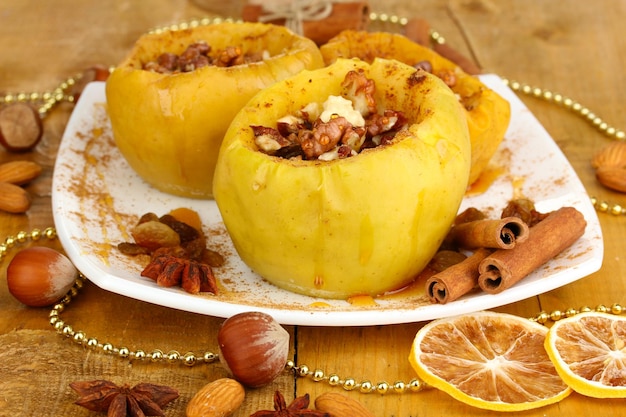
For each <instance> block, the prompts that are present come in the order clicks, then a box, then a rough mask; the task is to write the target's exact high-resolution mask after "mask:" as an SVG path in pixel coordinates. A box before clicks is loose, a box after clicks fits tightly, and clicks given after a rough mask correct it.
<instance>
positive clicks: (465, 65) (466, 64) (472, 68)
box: [433, 43, 483, 75]
mask: <svg viewBox="0 0 626 417" xmlns="http://www.w3.org/2000/svg"><path fill="white" fill-rule="evenodd" d="M433 50H434V51H435V52H437V53H438V54H439V55H441V56H442V57H444V58H446V59H448V60H450V61H452V62H454V63H455V64H457V65H458V66H459V67H461V69H462V70H463V71H465V72H466V73H467V74H470V75H478V74H482V72H483V70H482V69H481V68H480V67H479V66H478V65H476V63H474V61H472V60H471V59H469V58H467V57H466V56H465V55H463V54H462V53H460V52H459V51H457V50H456V49H454V48H453V47H451V46H450V45H448V44H447V43H436V44H435V46H433Z"/></svg>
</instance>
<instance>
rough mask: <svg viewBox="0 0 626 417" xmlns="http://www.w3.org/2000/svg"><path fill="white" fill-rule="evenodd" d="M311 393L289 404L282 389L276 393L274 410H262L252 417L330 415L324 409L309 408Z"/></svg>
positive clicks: (316, 416)
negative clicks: (281, 391)
mask: <svg viewBox="0 0 626 417" xmlns="http://www.w3.org/2000/svg"><path fill="white" fill-rule="evenodd" d="M309 402H310V398H309V394H304V395H303V396H301V397H297V398H296V399H295V400H293V401H292V402H291V404H289V405H287V403H286V402H285V397H283V394H281V393H280V391H276V392H275V393H274V411H272V410H260V411H257V412H256V413H254V414H252V415H251V416H250V417H330V414H328V413H324V412H322V411H316V410H309V409H308V408H307V407H308V406H309Z"/></svg>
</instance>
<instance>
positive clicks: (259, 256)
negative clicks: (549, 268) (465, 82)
mask: <svg viewBox="0 0 626 417" xmlns="http://www.w3.org/2000/svg"><path fill="white" fill-rule="evenodd" d="M359 69H362V70H363V71H365V75H366V76H367V77H368V78H371V79H373V80H374V81H375V82H376V91H377V93H376V100H377V103H378V104H379V107H380V109H379V111H382V110H384V109H393V110H400V111H403V112H404V113H405V115H406V117H407V118H408V120H409V127H408V129H407V130H406V131H403V132H400V133H398V135H401V137H396V140H397V142H396V141H395V140H394V143H393V144H391V145H387V146H380V147H377V148H373V149H368V150H366V151H363V152H361V153H360V154H358V155H356V156H354V157H351V158H346V159H338V160H333V161H319V160H315V161H310V160H291V159H283V158H280V157H275V156H270V155H267V154H265V153H262V152H260V151H258V150H257V147H256V145H255V142H254V135H253V133H252V129H251V128H250V126H251V125H261V126H267V127H276V121H277V120H278V119H279V118H280V117H282V116H284V115H287V114H293V113H294V112H295V111H296V110H298V109H300V108H302V107H304V106H305V105H307V104H309V103H311V102H313V101H316V102H319V103H322V102H324V101H325V100H326V98H327V97H328V96H329V95H340V94H341V82H342V81H343V79H344V77H345V74H346V73H347V72H348V71H350V70H359ZM416 75H417V76H416ZM416 80H419V81H416ZM470 158H471V155H470V141H469V133H468V128H467V122H466V120H465V113H464V111H463V109H462V107H461V105H460V104H459V102H458V100H457V98H456V97H455V95H454V93H453V92H452V91H451V90H450V89H449V88H448V87H447V86H446V85H445V84H444V83H443V82H442V81H441V80H440V79H439V78H437V77H435V76H433V75H431V74H429V73H427V72H425V71H422V70H419V72H416V70H415V69H414V68H412V67H410V66H408V65H405V64H402V63H400V62H398V61H394V60H384V59H376V60H374V62H373V63H372V64H371V65H370V64H368V63H365V62H363V61H361V60H357V59H339V60H337V61H336V62H335V63H333V64H332V65H330V66H328V67H326V68H322V69H318V70H313V71H303V72H301V73H299V74H297V75H295V76H293V77H290V78H288V79H286V80H283V81H280V82H278V83H276V84H274V85H273V86H271V87H269V88H267V89H265V90H263V91H261V92H260V93H258V94H257V95H255V96H254V97H253V98H252V99H251V101H250V102H249V103H248V104H247V105H246V106H245V107H244V108H243V109H242V110H241V111H240V112H239V113H238V114H237V116H236V117H235V119H234V120H233V122H232V124H231V126H230V128H229V130H228V132H227V134H226V136H225V138H224V141H223V143H222V147H221V149H220V154H219V158H218V161H217V166H216V170H215V178H214V184H213V188H214V192H215V200H216V202H217V205H218V207H219V210H220V212H221V215H222V217H223V220H224V224H225V226H226V228H227V230H228V232H229V234H230V236H231V238H232V240H233V243H234V245H235V248H236V250H237V252H238V254H239V256H240V257H241V258H242V260H243V261H244V262H245V263H246V264H247V265H248V266H249V267H250V268H251V269H252V270H254V271H256V272H257V273H258V274H259V275H261V276H262V277H263V278H265V279H266V280H267V281H269V282H271V283H273V284H275V285H276V286H278V287H281V288H284V289H287V290H289V291H292V292H296V293H301V294H306V295H310V296H319V297H324V298H335V299H345V298H348V297H350V296H354V295H364V294H367V295H372V296H376V295H379V294H382V293H384V292H386V291H391V290H395V289H398V288H401V287H403V286H405V285H407V284H408V283H410V282H411V281H412V280H413V279H414V278H415V276H416V275H417V274H418V273H419V272H420V271H421V270H422V269H423V268H424V267H425V266H426V264H427V263H428V261H429V260H430V259H431V258H432V256H433V254H434V253H435V252H436V250H437V248H438V247H439V245H440V244H441V242H442V240H443V238H444V237H445V235H446V233H447V232H448V230H449V227H450V225H451V224H452V222H453V220H454V218H455V216H456V213H457V211H458V209H459V206H460V203H461V201H462V199H463V195H464V192H465V189H466V186H467V180H468V176H469V169H470Z"/></svg>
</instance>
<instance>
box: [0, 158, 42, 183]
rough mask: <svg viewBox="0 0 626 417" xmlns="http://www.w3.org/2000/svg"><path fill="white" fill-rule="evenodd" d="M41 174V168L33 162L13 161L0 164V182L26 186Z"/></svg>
mask: <svg viewBox="0 0 626 417" xmlns="http://www.w3.org/2000/svg"><path fill="white" fill-rule="evenodd" d="M39 174H41V166H40V165H39V164H38V163H36V162H31V161H11V162H5V163H4V164H0V182H8V183H11V184H15V185H22V184H26V183H28V182H30V181H32V180H34V179H35V178H37V177H38V176H39Z"/></svg>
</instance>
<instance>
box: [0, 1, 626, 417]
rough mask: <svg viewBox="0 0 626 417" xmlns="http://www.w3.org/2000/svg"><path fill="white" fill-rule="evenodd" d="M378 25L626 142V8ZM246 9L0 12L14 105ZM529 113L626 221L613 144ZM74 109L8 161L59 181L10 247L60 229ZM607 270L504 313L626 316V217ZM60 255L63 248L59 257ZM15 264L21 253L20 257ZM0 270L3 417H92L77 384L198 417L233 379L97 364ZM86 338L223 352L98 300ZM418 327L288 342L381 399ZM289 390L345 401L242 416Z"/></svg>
mask: <svg viewBox="0 0 626 417" xmlns="http://www.w3.org/2000/svg"><path fill="white" fill-rule="evenodd" d="M369 3H370V5H371V9H372V10H373V11H376V12H386V13H389V14H395V15H398V16H404V17H422V18H425V19H427V20H428V21H429V22H430V23H431V25H432V26H433V28H434V29H436V30H437V31H439V32H440V33H442V35H443V36H445V38H446V39H447V41H448V43H450V44H451V45H454V47H455V48H457V49H458V50H459V51H461V52H462V53H464V54H466V56H469V57H473V58H475V59H476V60H477V62H478V63H479V64H480V65H481V66H482V67H483V68H485V69H486V70H487V71H489V72H493V73H496V74H500V75H502V76H505V77H508V78H511V79H515V80H518V81H522V82H526V83H529V84H531V85H535V86H540V87H544V88H548V89H551V90H553V91H555V92H559V93H562V94H564V95H567V96H570V97H572V98H574V99H576V100H578V101H579V102H581V103H583V104H584V105H585V106H588V107H589V108H590V109H591V110H592V111H593V112H595V113H596V114H597V115H599V116H601V117H602V118H603V119H604V120H606V121H607V122H608V123H610V124H613V125H615V126H617V127H622V128H623V127H626V115H625V113H624V93H625V92H626V78H625V77H624V76H623V68H625V67H626V38H625V37H624V36H623V22H624V16H626V2H624V1H621V0H620V1H613V0H598V1H594V2H581V1H578V0H563V1H558V2H548V1H543V0H501V1H497V2H496V1H492V0H451V1H447V2H442V1H438V0H421V1H419V2H415V1H412V0H389V1H385V0H376V1H370V2H369ZM242 4H243V2H241V1H239V2H218V1H204V2H203V1H200V0H197V2H195V3H193V2H187V1H184V0H153V1H150V2H127V1H122V0H111V1H108V2H98V3H95V2H84V1H81V0H62V1H55V2H45V1H37V0H5V1H3V2H2V4H0V45H1V46H0V48H1V51H2V53H1V54H0V56H1V58H0V92H20V91H29V92H30V91H44V90H50V89H52V88H54V87H55V86H56V85H57V84H58V83H59V82H60V81H61V80H63V79H65V78H67V77H68V76H70V75H73V74H75V73H77V72H80V71H82V70H84V69H85V68H88V67H90V66H92V65H95V64H104V65H114V64H115V63H116V62H119V60H121V58H122V57H123V56H124V55H125V54H126V53H127V51H128V50H129V48H130V47H131V45H132V44H133V42H134V41H135V40H136V38H137V37H138V36H139V35H140V34H141V33H144V32H146V31H147V30H149V29H152V28H155V27H161V26H165V25H169V24H171V23H176V22H181V21H185V20H189V19H194V18H199V17H204V16H206V15H213V14H215V13H217V14H227V15H231V14H236V13H237V10H239V7H240V6H241V5H242ZM523 101H524V102H525V103H526V104H527V106H528V107H529V109H530V110H531V111H532V112H533V113H534V114H535V115H536V116H537V118H538V119H539V120H540V121H541V122H542V124H543V125H544V126H545V127H546V129H547V130H548V132H549V133H550V134H551V135H552V136H553V138H554V140H555V141H556V142H557V144H558V145H559V146H560V147H561V149H562V150H563V152H564V153H565V154H566V156H567V157H568V158H569V160H570V162H571V163H572V165H573V166H574V168H575V169H576V171H577V173H578V174H579V176H580V178H581V180H582V182H583V183H584V185H585V187H586V188H587V189H588V191H589V193H590V194H591V195H594V196H597V197H598V198H600V199H606V200H610V201H612V202H615V203H620V204H623V205H626V197H625V196H624V195H621V194H618V193H614V192H611V191H608V190H606V189H604V188H603V187H601V186H599V184H598V183H597V182H596V180H595V178H594V172H593V170H592V168H591V166H590V158H591V155H592V154H593V153H595V152H596V151H598V150H599V149H601V148H603V147H604V146H606V145H607V144H608V143H609V142H610V141H609V139H607V138H606V137H604V136H603V135H602V134H600V133H598V131H597V130H596V129H594V128H593V127H591V126H590V125H589V124H588V123H587V122H586V121H583V120H581V119H580V118H578V117H576V116H575V115H573V114H572V113H571V112H569V111H567V110H565V109H563V108H559V107H557V106H555V105H553V104H548V103H545V102H543V101H540V100H538V99H535V98H528V97H524V98H523ZM71 110H72V106H71V105H68V104H63V105H61V106H60V107H58V108H56V109H55V110H54V111H53V112H52V113H51V114H50V115H49V117H47V118H46V120H45V134H44V138H43V140H42V142H41V143H40V144H39V146H38V147H37V148H36V149H35V150H34V151H33V152H29V153H25V154H13V153H7V152H5V151H4V150H0V162H5V161H9V160H17V159H29V160H34V161H36V162H38V163H40V164H42V165H43V166H44V167H45V170H44V173H43V175H42V177H40V178H39V179H38V180H37V181H35V182H33V183H32V184H30V185H29V186H28V187H27V189H28V191H29V192H30V193H32V195H34V196H35V199H34V203H33V206H32V208H31V210H30V211H29V212H28V213H26V214H24V215H11V214H7V213H2V212H0V239H4V237H5V236H7V235H12V234H15V233H17V232H18V231H22V230H24V231H29V230H32V229H34V228H42V229H43V228H45V227H48V226H52V225H53V221H52V214H51V211H50V192H51V191H50V187H51V178H52V168H53V164H54V159H55V155H56V151H57V149H58V146H59V142H60V138H61V135H62V133H63V130H64V128H65V124H66V122H67V119H68V117H69V115H70V114H71ZM600 222H601V225H602V228H603V232H604V244H605V256H604V263H603V266H602V269H601V270H600V271H598V272H596V273H594V274H591V275H590V276H588V277H586V278H584V279H581V280H579V281H577V282H575V283H573V284H570V285H568V286H566V287H563V288H560V289H557V290H554V291H550V292H548V293H546V294H543V295H541V296H539V297H533V298H531V299H527V300H524V301H521V302H518V303H515V304H512V305H508V306H503V307H500V308H498V309H497V310H498V311H503V312H509V313H513V314H517V315H521V316H526V317H528V316H532V315H534V314H536V313H538V312H539V311H540V310H542V309H544V310H547V311H551V310H554V309H566V308H569V307H574V308H578V307H580V306H583V305H588V306H592V307H593V306H595V305H598V304H607V305H610V304H612V303H621V304H622V305H624V304H626V297H625V294H626V284H625V282H626V279H625V278H626V266H625V264H624V260H623V258H624V253H625V250H626V243H625V240H624V236H625V235H626V216H619V217H617V216H612V215H609V214H602V213H601V214H600ZM49 245H51V246H53V247H56V248H59V249H60V246H59V244H58V242H51V243H49ZM13 252H14V251H11V253H10V254H9V257H8V258H10V256H12V254H13ZM7 262H8V259H6V260H5V262H4V263H3V264H2V267H1V268H0V345H1V346H2V349H0V374H1V375H3V377H2V378H1V380H0V391H1V392H2V393H3V395H2V396H0V415H24V416H26V415H50V416H70V417H72V416H87V415H91V414H90V413H89V412H87V411H86V410H83V409H82V408H79V407H77V406H74V405H72V401H73V400H74V399H75V396H74V394H73V393H72V392H71V390H70V389H69V388H68V387H67V384H68V383H69V382H71V381H73V380H79V379H95V378H100V377H103V378H109V379H115V378H117V380H118V381H126V382H136V381H140V380H149V381H151V382H155V383H164V384H170V385H175V386H176V387H177V388H179V389H180V391H181V399H180V400H178V401H176V402H175V403H173V404H172V405H171V406H170V407H168V408H167V415H168V416H183V415H184V408H185V404H186V402H187V401H188V400H189V398H190V397H191V396H192V395H193V393H194V392H195V391H197V389H199V388H200V387H201V386H202V385H204V384H205V383H206V382H208V381H209V380H212V379H215V378H217V377H220V376H224V375H225V374H226V373H225V370H224V369H223V368H222V367H221V366H219V365H207V366H205V365H202V366H197V367H194V368H187V367H181V366H171V365H169V366H168V365H162V364H132V363H129V362H127V361H124V360H121V359H119V358H116V357H113V356H107V355H103V354H100V353H97V352H95V351H91V350H88V349H83V348H80V347H78V346H77V345H74V344H73V343H71V342H70V341H69V340H65V339H64V338H63V337H61V336H58V335H57V334H56V333H55V332H54V331H53V330H52V329H51V327H50V325H49V324H48V310H47V309H32V308H26V307H24V306H22V305H21V304H19V303H18V302H17V301H15V300H14V299H13V298H12V297H11V295H10V294H9V293H8V290H7V288H6V282H5V276H6V274H5V267H6V264H7ZM64 318H65V319H66V320H67V322H68V323H72V325H73V326H74V329H75V330H78V329H80V330H84V331H85V332H86V333H87V334H88V335H89V336H96V337H98V339H99V340H100V341H101V342H111V343H113V344H115V345H117V346H122V345H125V346H128V347H129V348H131V349H138V348H141V349H144V350H146V351H150V350H152V349H154V348H159V349H162V350H164V351H168V350H170V349H177V350H180V351H181V352H183V353H184V352H186V351H188V350H189V351H194V352H202V351H204V350H210V351H215V350H216V349H217V347H216V345H217V343H216V336H215V335H216V332H217V329H218V327H219V325H220V324H221V322H222V320H221V319H218V318H213V317H207V316H201V315H197V314H191V313H185V312H181V311H176V310H170V309H167V308H164V307H159V306H154V305H151V304H148V303H144V302H140V301H135V300H132V299H128V298H125V297H122V296H119V295H114V294H111V293H108V292H106V291H104V290H101V289H99V288H97V287H95V286H94V285H91V284H87V285H86V287H85V289H84V290H83V292H82V295H81V296H80V297H79V298H78V299H77V300H76V301H75V302H74V303H72V304H71V306H70V308H68V311H67V312H66V313H64ZM420 326H421V324H419V323H414V324H405V325H392V326H372V327H347V328H322V327H304V326H299V327H294V326H289V327H288V330H289V331H290V332H291V334H292V336H293V338H292V340H293V342H292V344H293V346H292V352H291V353H292V355H294V356H295V355H297V359H298V362H299V363H304V364H307V365H308V366H309V367H310V368H311V369H314V368H320V369H323V370H324V371H325V372H326V373H327V374H329V373H337V374H338V375H340V376H342V377H352V378H355V379H356V380H357V381H362V380H370V381H371V382H372V383H376V382H379V381H383V380H384V381H387V382H389V383H393V382H395V381H396V380H403V381H408V380H410V379H411V378H413V377H414V373H413V371H412V370H411V368H410V366H409V364H408V361H407V356H408V353H409V348H410V344H411V341H412V339H413V337H414V335H415V332H416V331H417V329H418V328H419V327H420ZM275 389H281V390H283V391H284V392H285V393H286V394H287V396H288V397H289V398H292V396H293V394H294V393H297V394H298V395H302V394H304V393H307V392H308V393H310V394H311V396H312V397H315V396H317V395H319V394H321V393H322V392H325V391H329V390H335V391H339V392H343V391H342V390H341V388H331V387H329V386H328V385H327V384H324V383H316V382H313V381H311V380H310V379H293V378H291V377H290V376H289V375H287V374H285V375H283V376H281V377H280V378H279V379H278V380H277V381H276V382H275V383H274V384H272V385H271V386H269V387H265V388H262V389H258V390H250V391H249V392H248V393H247V397H246V401H245V403H244V405H243V407H242V408H241V409H240V410H239V411H238V412H237V413H236V414H235V416H247V415H249V414H251V413H252V412H254V411H256V410H257V409H259V408H268V407H271V397H272V393H273V391H274V390H275ZM349 395H351V396H354V397H355V398H358V399H359V400H361V401H362V402H363V403H364V404H366V405H367V406H368V408H370V409H371V410H372V411H373V412H374V414H375V415H377V416H394V417H400V416H402V417H409V416H412V417H416V416H425V415H428V416H431V417H435V416H448V415H465V416H490V415H494V414H495V413H492V412H487V411H482V410H478V409H473V408H471V407H468V406H465V405H463V404H461V403H459V402H457V401H456V400H453V399H451V398H450V397H448V396H447V395H446V394H444V393H441V392H438V391H436V390H428V391H424V392H421V393H415V394H404V395H396V394H387V395H384V396H383V395H378V394H369V395H364V394H359V393H356V392H352V393H349ZM619 407H622V408H623V404H622V402H620V401H618V400H596V399H589V398H585V397H583V396H580V395H577V394H573V395H571V396H570V397H569V398H567V399H565V400H564V401H562V402H561V403H559V404H558V405H554V406H549V407H546V408H542V409H538V410H534V411H528V412H524V413H523V415H524V416H537V417H539V416H571V415H577V416H586V415H601V414H604V415H617V414H616V413H618V411H619V410H620V409H621V408H619Z"/></svg>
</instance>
